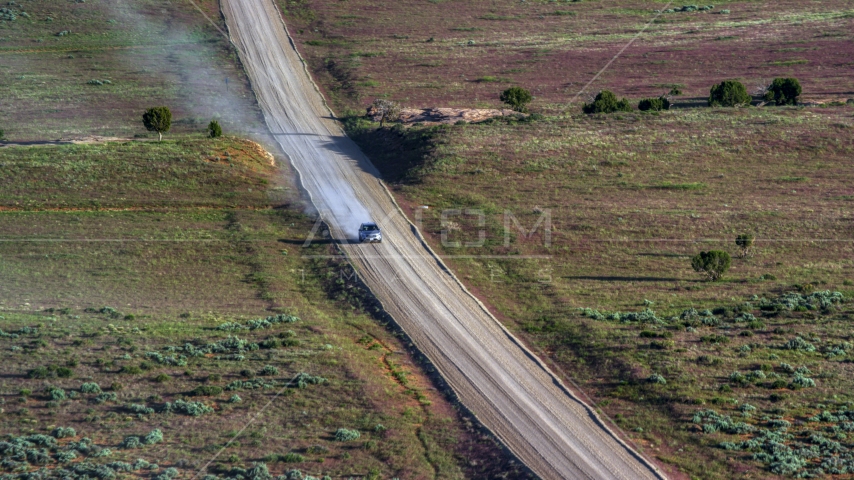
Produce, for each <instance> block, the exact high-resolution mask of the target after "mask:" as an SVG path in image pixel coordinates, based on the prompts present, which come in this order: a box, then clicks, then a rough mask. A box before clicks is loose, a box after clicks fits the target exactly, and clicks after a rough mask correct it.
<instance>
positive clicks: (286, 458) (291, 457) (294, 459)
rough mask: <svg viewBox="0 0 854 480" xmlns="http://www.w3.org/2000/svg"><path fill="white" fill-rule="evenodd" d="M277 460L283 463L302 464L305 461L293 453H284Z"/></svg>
mask: <svg viewBox="0 0 854 480" xmlns="http://www.w3.org/2000/svg"><path fill="white" fill-rule="evenodd" d="M279 458H280V459H281V460H282V461H283V462H285V463H302V462H304V461H305V457H303V456H302V455H300V454H299V453H294V452H289V453H286V454H284V455H282V456H281V457H279Z"/></svg>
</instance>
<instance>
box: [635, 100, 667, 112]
mask: <svg viewBox="0 0 854 480" xmlns="http://www.w3.org/2000/svg"><path fill="white" fill-rule="evenodd" d="M669 109H670V100H668V99H667V97H658V98H644V99H643V100H641V101H640V102H639V103H638V110H640V111H642V112H648V111H652V112H658V111H661V110H669Z"/></svg>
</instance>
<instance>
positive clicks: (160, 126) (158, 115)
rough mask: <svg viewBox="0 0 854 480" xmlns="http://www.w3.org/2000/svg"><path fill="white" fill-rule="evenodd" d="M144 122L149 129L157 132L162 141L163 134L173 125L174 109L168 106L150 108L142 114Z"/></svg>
mask: <svg viewBox="0 0 854 480" xmlns="http://www.w3.org/2000/svg"><path fill="white" fill-rule="evenodd" d="M142 124H143V125H145V128H146V129H147V130H148V131H150V132H157V134H158V135H159V136H160V141H161V142H162V141H163V134H164V133H166V132H168V131H169V128H170V127H171V126H172V111H171V110H169V108H168V107H153V108H149V109H148V110H146V112H145V113H144V114H143V115H142Z"/></svg>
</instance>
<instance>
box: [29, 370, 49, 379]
mask: <svg viewBox="0 0 854 480" xmlns="http://www.w3.org/2000/svg"><path fill="white" fill-rule="evenodd" d="M52 375H53V372H52V371H51V370H50V369H48V368H47V367H36V368H34V369H32V370H30V371H29V372H27V377H28V378H34V379H45V378H49V377H51V376H52Z"/></svg>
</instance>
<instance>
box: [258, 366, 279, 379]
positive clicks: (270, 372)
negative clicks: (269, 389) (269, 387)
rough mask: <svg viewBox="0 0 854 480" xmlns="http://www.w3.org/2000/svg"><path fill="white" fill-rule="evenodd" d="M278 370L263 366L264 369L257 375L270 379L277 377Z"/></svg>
mask: <svg viewBox="0 0 854 480" xmlns="http://www.w3.org/2000/svg"><path fill="white" fill-rule="evenodd" d="M278 374H279V369H278V368H276V367H274V366H272V365H264V368H262V369H261V371H259V372H258V375H261V376H266V377H272V376H273V375H278Z"/></svg>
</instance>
